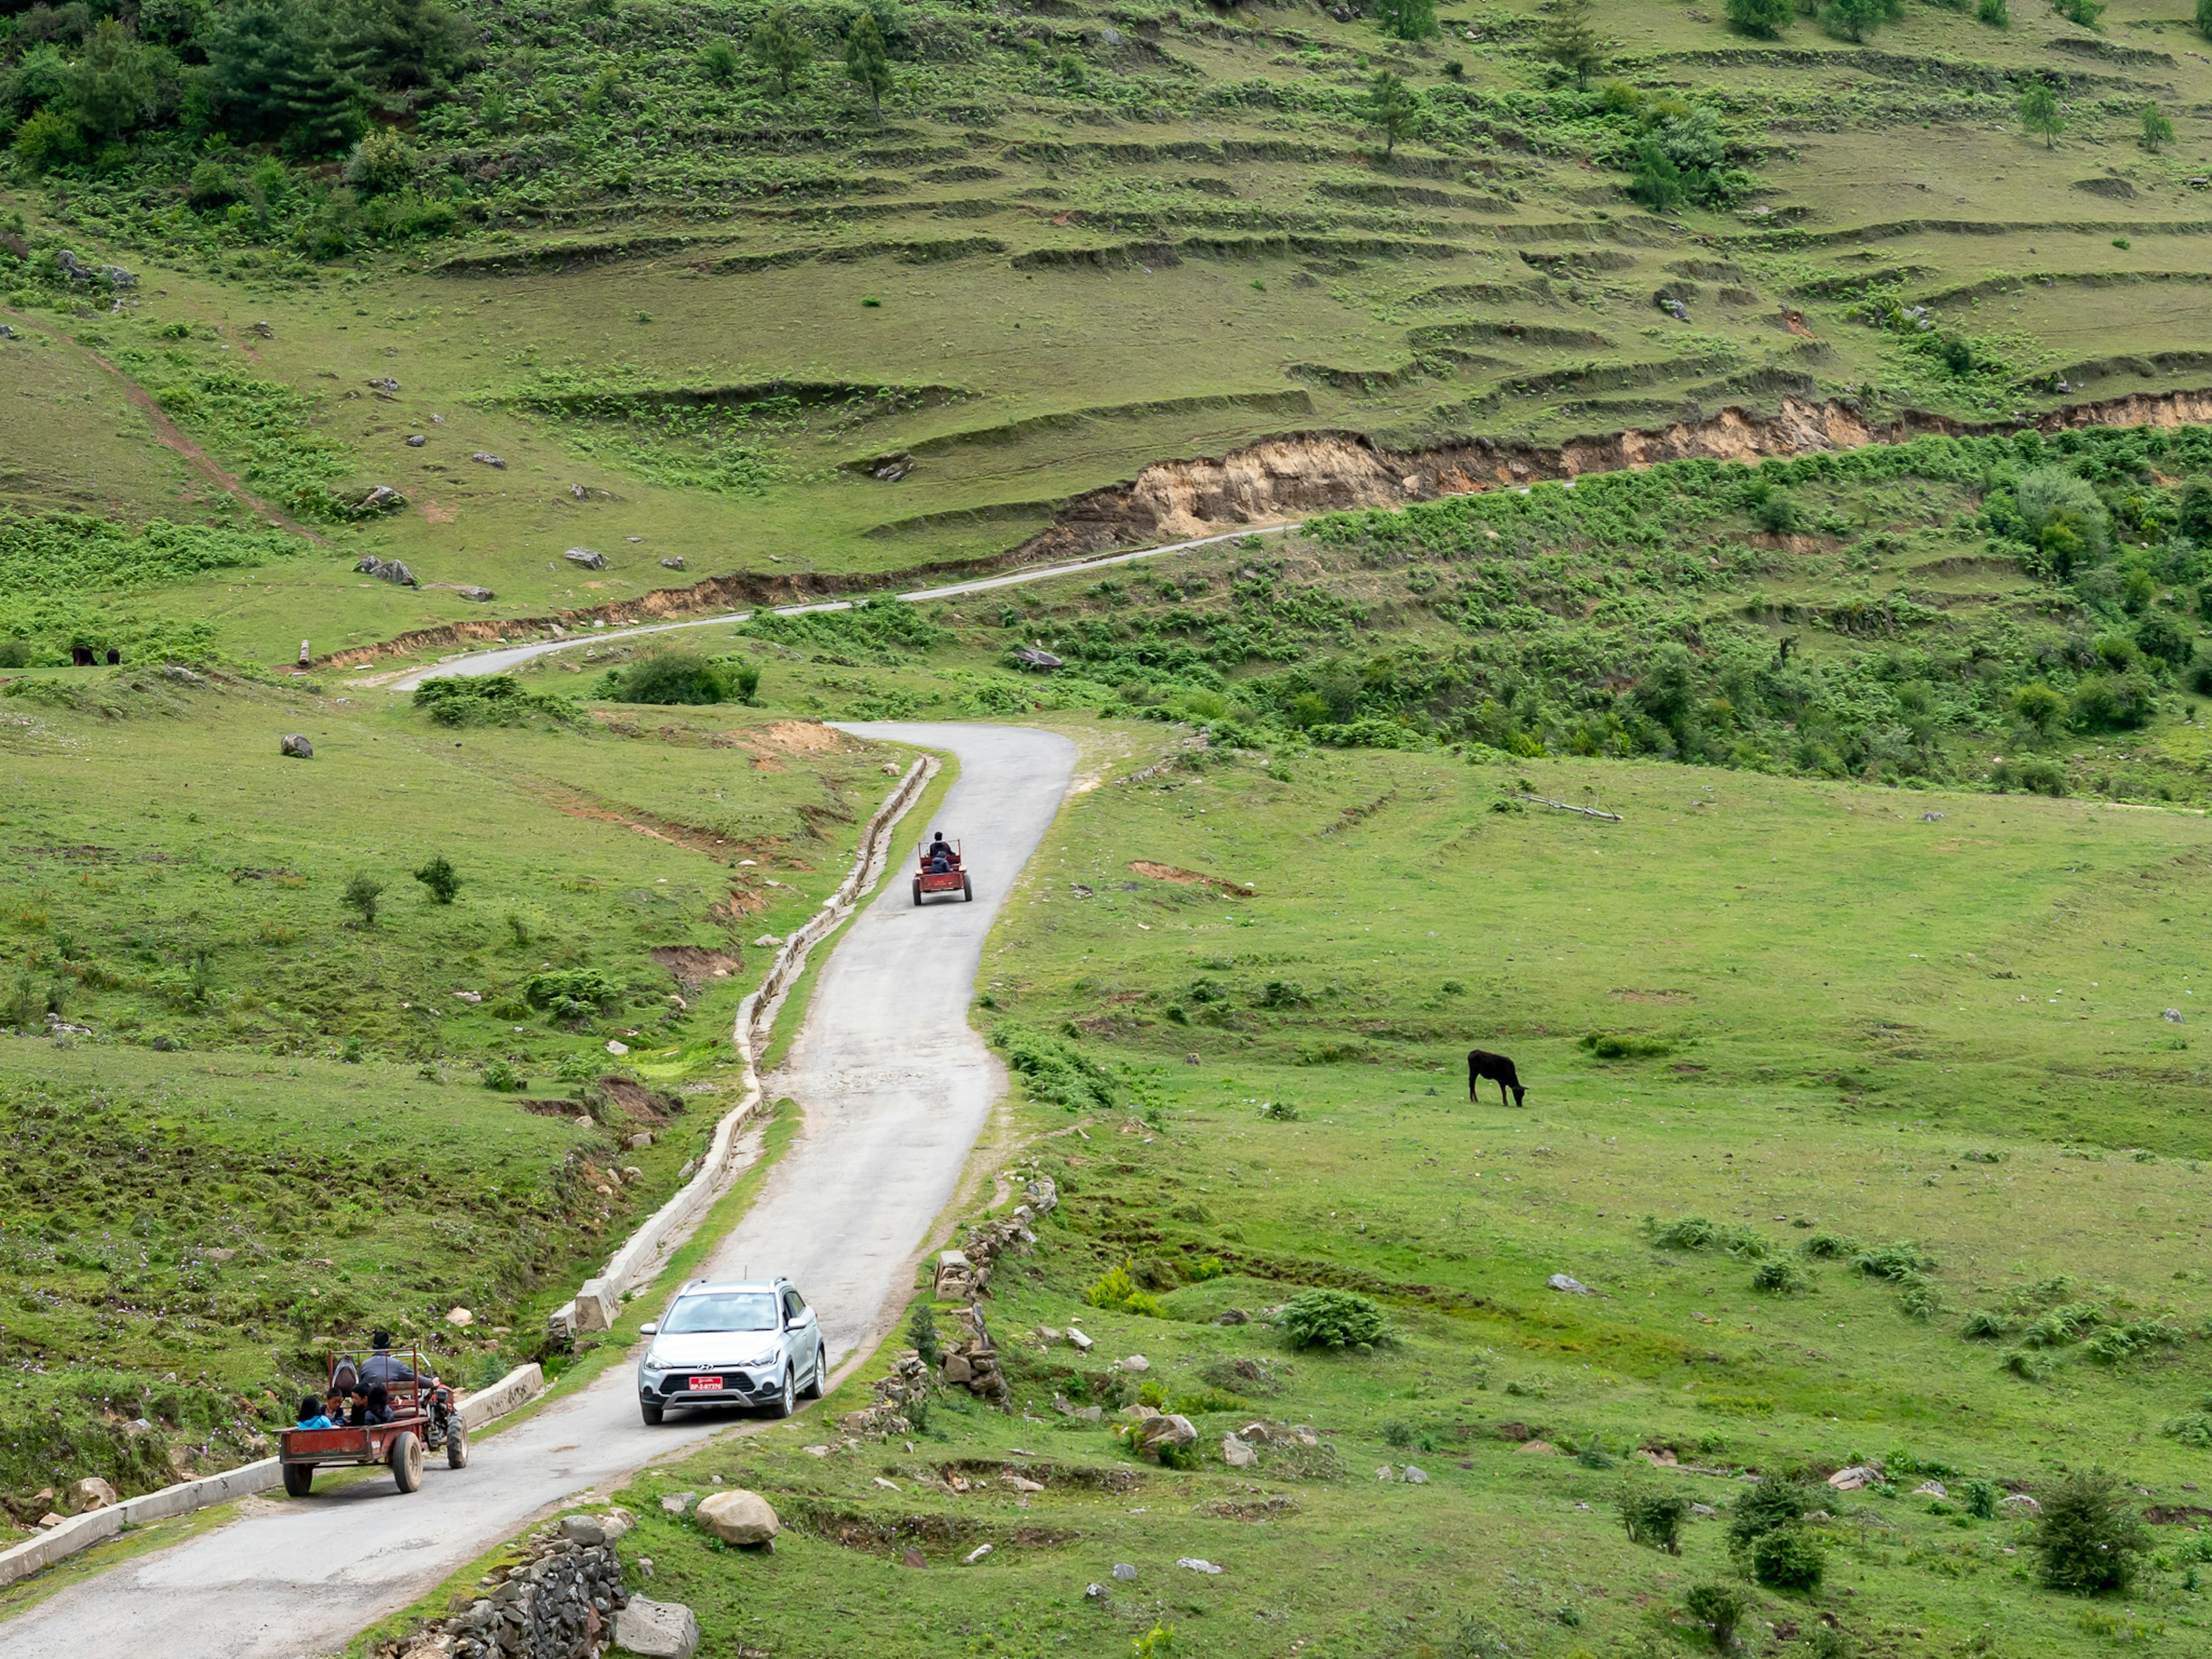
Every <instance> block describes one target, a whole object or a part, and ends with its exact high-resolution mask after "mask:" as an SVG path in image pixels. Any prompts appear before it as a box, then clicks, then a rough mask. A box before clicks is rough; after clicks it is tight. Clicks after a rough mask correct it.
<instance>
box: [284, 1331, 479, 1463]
mask: <svg viewBox="0 0 2212 1659" xmlns="http://www.w3.org/2000/svg"><path fill="white" fill-rule="evenodd" d="M324 1395H325V1399H326V1400H327V1401H330V1402H331V1404H330V1407H329V1409H328V1410H327V1411H326V1413H323V1414H321V1415H319V1416H317V1417H315V1418H312V1419H307V1422H305V1423H303V1424H302V1425H301V1426H300V1427H297V1428H290V1429H286V1430H284V1431H283V1432H282V1433H280V1434H279V1435H278V1436H277V1437H276V1455H277V1457H278V1458H279V1459H280V1460H281V1461H282V1462H283V1468H284V1490H285V1492H288V1493H289V1494H290V1495H291V1496H292V1497H294V1498H305V1497H306V1496H307V1493H308V1492H309V1490H310V1489H311V1488H312V1487H313V1485H314V1481H315V1471H316V1470H317V1469H319V1468H325V1467H326V1466H340V1467H343V1466H345V1465H349V1464H355V1465H358V1464H371V1463H382V1464H385V1465H386V1466H388V1467H389V1468H391V1470H392V1484H393V1485H394V1486H398V1488H399V1490H400V1491H401V1492H413V1491H414V1490H415V1489H416V1487H418V1486H421V1485H422V1460H423V1449H424V1448H425V1447H426V1446H427V1447H428V1448H429V1449H431V1450H434V1451H435V1450H441V1449H442V1450H443V1451H444V1452H445V1454H446V1465H447V1468H455V1469H459V1468H466V1467H467V1466H468V1461H469V1432H468V1426H467V1425H466V1424H465V1423H464V1422H462V1420H461V1413H460V1407H459V1406H458V1405H456V1404H455V1403H454V1400H453V1390H452V1389H449V1388H447V1386H446V1385H445V1384H444V1383H441V1382H440V1381H439V1380H438V1379H437V1377H436V1376H434V1375H432V1374H431V1372H430V1371H429V1370H428V1369H427V1368H425V1366H424V1365H423V1364H422V1350H421V1349H420V1348H417V1347H412V1346H410V1347H406V1348H402V1349H399V1350H398V1351H397V1352H394V1350H393V1348H392V1338H391V1336H390V1334H388V1333H386V1332H384V1331H378V1332H376V1333H375V1334H374V1336H373V1337H372V1338H371V1340H370V1343H369V1356H368V1358H367V1359H365V1360H356V1358H354V1357H353V1356H352V1355H351V1354H349V1353H338V1354H335V1355H333V1356H332V1357H331V1369H330V1382H329V1385H328V1387H327V1388H326V1389H325V1391H324ZM308 1403H312V1402H308ZM325 1425H327V1426H325Z"/></svg>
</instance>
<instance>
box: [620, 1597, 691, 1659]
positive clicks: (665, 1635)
mask: <svg viewBox="0 0 2212 1659" xmlns="http://www.w3.org/2000/svg"><path fill="white" fill-rule="evenodd" d="M615 1651H616V1652H617V1653H634V1654H636V1655H638V1656H639V1659H691V1656H692V1655H693V1654H695V1653H696V1652H698V1651H699V1618H698V1615H697V1614H696V1613H693V1612H692V1611H691V1609H690V1608H689V1607H685V1606H684V1604H683V1603H682V1602H681V1601H647V1600H646V1599H645V1598H644V1597H643V1596H641V1595H633V1596H631V1597H630V1598H629V1606H627V1607H624V1608H623V1610H622V1611H621V1612H620V1613H617V1614H615Z"/></svg>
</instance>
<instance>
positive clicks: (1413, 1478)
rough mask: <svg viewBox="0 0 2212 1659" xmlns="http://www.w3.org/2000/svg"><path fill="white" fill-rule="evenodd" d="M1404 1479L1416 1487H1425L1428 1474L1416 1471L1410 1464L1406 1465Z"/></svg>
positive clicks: (1423, 1471) (1427, 1481) (1422, 1470)
mask: <svg viewBox="0 0 2212 1659" xmlns="http://www.w3.org/2000/svg"><path fill="white" fill-rule="evenodd" d="M1406 1479H1407V1480H1408V1481H1410V1482H1411V1483H1412V1484H1413V1485H1414V1486H1427V1485H1428V1484H1429V1476H1428V1472H1427V1471H1426V1470H1425V1469H1417V1468H1414V1467H1413V1465H1412V1464H1411V1463H1408V1464H1407V1465H1406Z"/></svg>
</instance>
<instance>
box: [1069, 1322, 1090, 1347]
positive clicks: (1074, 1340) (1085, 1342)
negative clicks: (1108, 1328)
mask: <svg viewBox="0 0 2212 1659" xmlns="http://www.w3.org/2000/svg"><path fill="white" fill-rule="evenodd" d="M1067 1346H1069V1347H1071V1348H1073V1349H1074V1350H1075V1351H1076V1352H1078V1353H1089V1352H1091V1339H1090V1338H1089V1337H1087V1336H1085V1335H1084V1334H1083V1333H1082V1332H1081V1331H1079V1330H1077V1329H1076V1328H1075V1327H1073V1325H1071V1326H1069V1327H1068V1328H1067Z"/></svg>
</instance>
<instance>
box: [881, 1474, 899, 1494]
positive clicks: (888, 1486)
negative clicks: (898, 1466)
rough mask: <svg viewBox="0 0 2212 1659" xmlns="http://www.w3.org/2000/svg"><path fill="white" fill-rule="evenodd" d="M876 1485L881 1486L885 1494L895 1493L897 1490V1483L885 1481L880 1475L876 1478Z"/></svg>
mask: <svg viewBox="0 0 2212 1659" xmlns="http://www.w3.org/2000/svg"><path fill="white" fill-rule="evenodd" d="M876 1484H877V1485H878V1486H881V1487H882V1488H883V1489H884V1491H885V1492H896V1491H897V1490H898V1489H899V1488H898V1482H897V1481H896V1480H884V1477H883V1476H881V1475H880V1474H879V1475H878V1476H877V1477H876Z"/></svg>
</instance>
